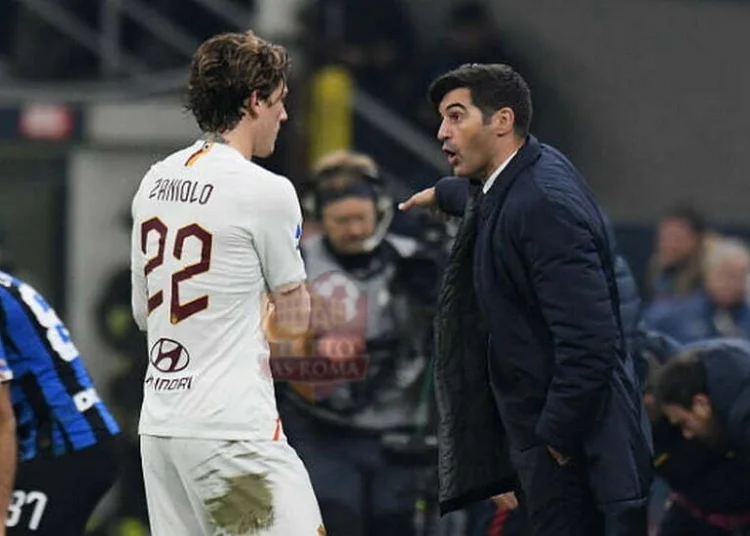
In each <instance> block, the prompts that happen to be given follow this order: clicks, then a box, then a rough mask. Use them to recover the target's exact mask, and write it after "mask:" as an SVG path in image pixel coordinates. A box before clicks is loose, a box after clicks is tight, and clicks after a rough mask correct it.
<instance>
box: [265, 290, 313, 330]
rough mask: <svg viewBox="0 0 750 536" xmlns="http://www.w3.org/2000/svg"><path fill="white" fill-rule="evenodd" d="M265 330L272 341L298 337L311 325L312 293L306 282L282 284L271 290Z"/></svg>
mask: <svg viewBox="0 0 750 536" xmlns="http://www.w3.org/2000/svg"><path fill="white" fill-rule="evenodd" d="M270 301H271V303H270V307H269V310H268V314H267V316H266V318H265V325H264V330H265V332H266V336H267V337H268V339H269V340H270V341H282V340H290V339H296V338H298V337H301V336H302V335H305V334H306V333H307V331H308V330H309V327H310V313H311V310H312V305H311V300H310V293H309V292H308V290H307V285H306V284H305V283H304V282H296V283H290V284H288V285H282V286H281V287H279V288H277V289H276V290H274V291H272V292H271V297H270Z"/></svg>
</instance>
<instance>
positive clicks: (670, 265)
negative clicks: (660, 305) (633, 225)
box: [649, 207, 707, 302]
mask: <svg viewBox="0 0 750 536" xmlns="http://www.w3.org/2000/svg"><path fill="white" fill-rule="evenodd" d="M706 237H707V226H706V222H705V220H704V218H703V216H702V215H701V214H700V213H698V212H697V211H696V210H694V209H692V208H690V207H678V208H675V209H673V210H672V211H670V212H669V213H668V214H667V215H666V216H665V217H664V218H663V219H662V220H661V221H660V222H659V226H658V228H657V245H656V252H655V253H654V256H653V258H652V260H651V267H650V272H651V274H650V278H649V279H650V289H651V294H652V296H651V298H652V300H653V301H655V302H656V301H661V300H668V299H671V298H675V297H684V296H686V295H688V294H691V293H692V292H694V291H696V290H698V289H699V288H701V283H702V282H701V260H702V255H703V250H704V247H705V242H706Z"/></svg>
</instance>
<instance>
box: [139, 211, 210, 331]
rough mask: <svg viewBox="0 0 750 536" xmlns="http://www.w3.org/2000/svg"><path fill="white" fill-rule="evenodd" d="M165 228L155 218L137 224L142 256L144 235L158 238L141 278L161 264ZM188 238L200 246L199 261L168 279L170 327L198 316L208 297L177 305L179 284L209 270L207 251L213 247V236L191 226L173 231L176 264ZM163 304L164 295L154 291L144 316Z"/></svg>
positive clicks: (165, 233)
mask: <svg viewBox="0 0 750 536" xmlns="http://www.w3.org/2000/svg"><path fill="white" fill-rule="evenodd" d="M168 231H169V230H168V229H167V226H166V225H165V224H164V222H163V221H161V220H160V219H159V218H151V219H150V220H146V221H144V222H143V223H142V224H141V251H142V252H143V254H144V255H145V254H146V246H147V245H148V235H149V234H150V233H156V234H157V235H158V238H159V242H158V244H159V245H158V248H157V250H156V253H155V254H154V256H153V257H151V258H150V259H149V260H148V261H147V262H146V266H145V270H144V272H145V275H146V277H147V278H148V274H150V273H151V272H152V271H154V270H155V269H156V268H158V267H159V266H161V265H162V264H163V263H164V255H165V254H166V249H167V236H168V234H169V232H168ZM188 238H193V239H195V240H198V241H199V242H200V246H201V251H200V261H198V262H196V263H195V264H190V265H188V266H185V267H184V268H183V269H181V270H178V271H176V272H174V273H173V274H172V277H171V283H172V284H171V287H172V288H171V289H170V291H171V298H170V300H169V319H170V321H171V322H172V324H177V323H178V322H181V321H183V320H185V319H186V318H188V317H190V316H192V315H194V314H195V313H198V312H200V311H202V310H204V309H206V308H207V307H208V296H200V297H199V298H195V299H193V300H190V301H189V302H186V303H180V283H181V282H182V281H185V280H186V279H190V278H191V277H195V276H196V275H199V274H202V273H205V272H208V270H209V269H210V268H211V248H212V246H213V236H212V235H211V233H209V232H208V231H206V230H205V229H204V228H203V227H201V226H200V225H198V224H197V223H191V224H190V225H186V226H185V227H180V228H179V229H177V233H176V235H175V240H174V248H173V250H172V255H174V257H175V258H176V259H177V260H182V250H183V247H184V245H185V242H186V241H187V239H188ZM162 303H164V291H163V290H158V291H156V292H154V293H153V294H151V295H150V296H149V297H148V312H149V314H150V313H151V311H153V310H154V309H156V308H157V307H159V306H160V305H161V304H162Z"/></svg>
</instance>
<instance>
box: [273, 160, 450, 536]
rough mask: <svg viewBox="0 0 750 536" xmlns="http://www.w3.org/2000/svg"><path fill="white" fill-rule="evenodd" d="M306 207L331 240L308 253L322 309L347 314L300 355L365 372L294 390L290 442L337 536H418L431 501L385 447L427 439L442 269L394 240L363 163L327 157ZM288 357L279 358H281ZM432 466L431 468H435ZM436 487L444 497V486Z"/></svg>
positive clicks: (314, 244)
mask: <svg viewBox="0 0 750 536" xmlns="http://www.w3.org/2000/svg"><path fill="white" fill-rule="evenodd" d="M303 204H304V205H305V207H306V208H307V209H308V211H309V213H310V214H311V215H312V216H313V217H314V218H315V219H316V220H318V221H319V222H320V228H321V231H322V234H321V235H318V236H312V237H310V238H308V239H307V240H305V241H303V242H302V244H301V249H302V255H303V258H304V259H305V264H306V267H307V272H308V278H309V281H310V287H311V292H312V294H313V297H314V299H313V303H314V304H315V303H321V305H320V307H322V308H323V309H324V310H325V311H327V312H335V309H336V306H337V304H338V305H341V306H342V307H343V308H342V309H341V313H342V315H343V316H342V317H341V318H340V319H339V321H338V322H331V323H328V324H327V325H323V324H320V323H317V324H316V325H315V327H314V328H313V331H312V332H311V333H309V334H308V335H307V336H306V337H305V339H304V340H303V341H298V343H297V348H298V350H297V351H296V352H297V354H298V355H305V356H308V357H323V358H325V359H330V360H332V361H334V362H336V360H338V362H339V363H342V362H344V361H346V360H347V359H351V358H354V359H356V358H357V357H360V358H363V359H364V360H365V361H366V364H365V367H364V368H363V369H362V377H356V378H350V379H348V380H346V379H344V380H343V381H342V380H341V379H338V381H328V382H326V383H318V384H315V383H302V382H293V381H292V382H290V383H289V384H288V385H286V386H285V387H284V388H283V390H282V391H281V397H282V402H281V403H280V408H281V415H282V420H283V424H284V429H285V432H286V433H287V435H288V436H289V439H290V441H291V442H292V444H293V445H294V446H295V447H296V448H297V450H298V451H299V453H300V456H301V457H302V459H303V460H304V461H305V464H306V465H307V467H308V469H309V471H310V476H311V478H312V482H313V486H314V488H315V492H316V494H317V496H318V499H319V501H320V507H321V511H322V514H323V520H324V522H325V526H326V530H327V533H328V535H329V536H363V535H382V534H394V535H395V534H398V535H409V534H415V532H414V531H415V528H414V527H413V526H412V524H413V522H412V518H413V516H414V509H415V505H416V503H417V499H418V498H419V495H418V494H419V493H420V492H424V490H420V489H418V487H419V486H426V485H429V484H428V483H427V482H421V480H420V475H422V474H423V473H422V471H421V469H420V465H419V463H415V465H414V466H413V467H412V466H411V464H410V463H409V462H408V461H407V462H406V463H404V462H399V460H398V456H399V453H398V452H392V451H391V450H389V449H387V448H385V447H387V442H388V438H392V437H393V436H392V435H389V434H393V433H399V434H404V439H406V440H413V441H421V440H423V439H424V438H423V437H422V436H420V435H419V434H420V432H421V434H423V435H424V434H427V433H428V431H429V425H430V423H429V407H430V397H429V393H430V389H429V386H428V382H429V374H428V369H427V367H428V362H429V360H428V355H429V338H430V333H431V331H430V321H431V315H432V312H433V309H434V302H435V296H436V294H435V293H436V288H437V279H438V273H439V259H437V258H434V257H433V256H432V255H430V254H428V252H427V250H426V249H425V248H424V247H423V244H420V243H419V242H418V241H417V240H415V239H414V238H407V237H403V236H397V235H394V234H391V233H389V232H388V229H389V226H390V221H391V216H392V211H393V201H392V200H391V198H390V196H389V195H388V193H387V191H386V188H385V185H384V182H383V180H382V179H381V178H380V177H379V170H378V167H377V165H376V164H375V162H374V161H373V160H372V159H371V158H370V157H368V156H366V155H364V154H359V153H352V152H347V151H337V152H334V153H331V154H328V155H326V156H323V157H322V158H321V159H320V160H319V161H318V162H317V164H316V165H315V168H314V179H313V184H312V191H311V193H310V195H309V196H308V197H307V198H306V201H305V202H304V203H303ZM316 309H317V307H314V310H313V317H314V318H315V317H317V316H318V315H317V314H316ZM347 347H348V348H351V349H352V351H351V352H350V353H347V351H346V350H345V348H347ZM289 351H290V348H288V347H287V348H286V349H282V348H279V349H277V351H276V353H275V355H278V357H280V358H282V359H283V358H284V357H285V356H288V355H289V354H285V352H289ZM352 362H354V361H352ZM360 363H362V361H360ZM352 380H354V381H352ZM411 444H413V443H411ZM433 449H434V447H433ZM433 453H434V450H433ZM427 456H428V457H429V454H428V455H427ZM422 463H425V462H422ZM427 465H428V466H429V467H432V468H434V459H432V458H431V457H429V462H427ZM430 480H432V481H434V479H430ZM432 487H433V489H431V490H430V491H429V492H430V493H435V491H436V489H434V488H436V482H433V484H432ZM429 533H431V532H429Z"/></svg>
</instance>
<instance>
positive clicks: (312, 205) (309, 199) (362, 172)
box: [302, 165, 394, 252]
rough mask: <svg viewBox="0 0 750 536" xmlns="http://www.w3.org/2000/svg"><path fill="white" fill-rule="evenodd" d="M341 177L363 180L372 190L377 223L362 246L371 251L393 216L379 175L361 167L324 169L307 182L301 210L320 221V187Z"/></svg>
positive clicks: (343, 166) (389, 224) (381, 237)
mask: <svg viewBox="0 0 750 536" xmlns="http://www.w3.org/2000/svg"><path fill="white" fill-rule="evenodd" d="M341 175H347V176H351V177H353V178H355V179H363V180H364V181H365V182H366V183H367V184H368V186H369V187H370V188H371V189H372V192H373V198H374V201H375V211H376V214H377V221H378V223H377V226H376V227H375V232H374V233H373V234H372V236H370V237H369V238H367V239H366V240H365V241H364V244H363V249H364V250H365V251H368V252H369V251H372V250H373V249H375V248H376V247H377V246H378V245H379V244H380V242H382V241H383V239H384V238H385V235H386V234H388V229H389V228H390V226H391V222H392V221H393V216H394V210H393V198H392V197H391V196H390V194H389V193H388V191H387V189H386V187H385V181H383V179H382V178H381V176H380V174H379V173H377V172H376V173H373V172H372V170H369V169H365V168H363V167H361V166H347V165H342V166H333V167H329V168H325V169H323V170H322V171H320V172H319V173H316V174H315V175H314V176H313V178H312V180H311V181H310V182H309V184H308V187H307V188H306V189H307V193H306V194H305V195H304V196H303V197H302V208H303V209H304V210H305V212H306V213H308V214H310V215H311V216H312V217H313V218H315V219H316V220H318V221H320V220H321V219H322V217H323V206H322V203H321V191H322V189H323V188H322V187H323V185H325V184H326V183H327V182H328V181H329V180H331V179H334V178H336V177H339V176H341Z"/></svg>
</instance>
